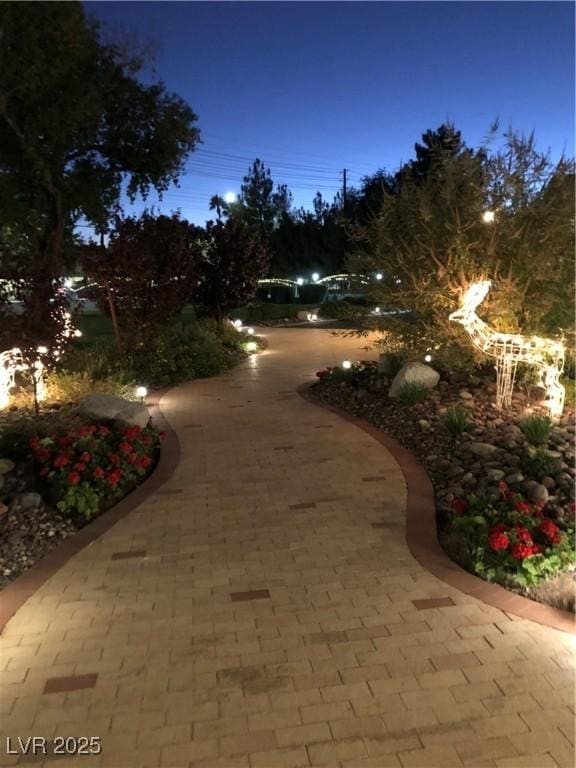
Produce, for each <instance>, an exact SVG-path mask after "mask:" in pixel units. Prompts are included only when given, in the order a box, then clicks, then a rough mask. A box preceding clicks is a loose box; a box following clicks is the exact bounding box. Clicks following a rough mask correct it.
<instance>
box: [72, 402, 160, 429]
mask: <svg viewBox="0 0 576 768" xmlns="http://www.w3.org/2000/svg"><path fill="white" fill-rule="evenodd" d="M78 413H79V414H80V415H81V416H83V417H84V418H86V419H90V420H94V421H100V420H106V421H116V422H118V423H119V424H122V425H125V426H128V427H132V426H138V427H141V428H142V429H144V427H145V426H146V425H147V424H148V421H149V420H150V412H149V411H148V408H147V406H146V405H145V404H144V403H134V402H132V401H131V400H124V399H123V398H121V397H117V396H116V395H105V394H98V393H95V394H92V395H87V396H86V397H85V398H84V399H83V400H82V401H81V402H80V404H79V405H78Z"/></svg>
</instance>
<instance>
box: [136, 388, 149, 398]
mask: <svg viewBox="0 0 576 768" xmlns="http://www.w3.org/2000/svg"><path fill="white" fill-rule="evenodd" d="M147 394H148V390H147V389H146V387H143V386H142V385H140V386H139V387H136V397H139V398H140V400H144V398H145V397H146V395H147Z"/></svg>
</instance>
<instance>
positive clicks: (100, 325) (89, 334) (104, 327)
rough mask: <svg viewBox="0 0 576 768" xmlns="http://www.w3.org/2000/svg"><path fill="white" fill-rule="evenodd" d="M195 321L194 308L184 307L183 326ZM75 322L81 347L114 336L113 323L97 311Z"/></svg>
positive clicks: (86, 314)
mask: <svg viewBox="0 0 576 768" xmlns="http://www.w3.org/2000/svg"><path fill="white" fill-rule="evenodd" d="M194 319H195V315H194V307H192V306H190V305H189V306H186V307H184V309H183V310H182V322H183V324H184V325H187V324H188V323H191V322H192V321H193V320H194ZM75 322H76V325H77V326H78V328H79V329H80V330H81V331H82V339H81V345H82V346H84V347H90V346H92V345H94V344H98V343H99V342H101V341H106V340H108V339H110V338H111V337H112V335H113V332H112V321H111V320H110V318H109V317H108V316H107V315H103V314H102V313H101V312H98V311H97V310H94V311H89V312H82V313H80V314H77V315H76V316H75Z"/></svg>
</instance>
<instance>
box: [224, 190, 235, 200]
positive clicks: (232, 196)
mask: <svg viewBox="0 0 576 768" xmlns="http://www.w3.org/2000/svg"><path fill="white" fill-rule="evenodd" d="M224 202H225V203H235V202H236V195H235V194H234V192H226V194H225V195H224Z"/></svg>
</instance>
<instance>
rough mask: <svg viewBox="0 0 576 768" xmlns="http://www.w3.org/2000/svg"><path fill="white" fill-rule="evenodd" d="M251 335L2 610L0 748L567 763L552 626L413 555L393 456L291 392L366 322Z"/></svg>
mask: <svg viewBox="0 0 576 768" xmlns="http://www.w3.org/2000/svg"><path fill="white" fill-rule="evenodd" d="M269 338H270V342H271V343H270V350H269V351H268V352H266V353H265V354H264V355H262V356H260V357H258V358H255V359H254V360H253V361H251V362H249V363H247V364H245V365H243V366H242V367H240V368H239V369H237V370H235V371H234V372H232V373H231V374H230V375H228V376H225V377H222V378H220V379H217V380H212V381H205V382H198V383H193V384H190V385H187V386H183V387H181V388H179V389H176V390H173V391H171V392H170V393H169V394H168V395H167V396H166V397H165V398H164V401H163V410H164V412H165V414H166V416H167V417H168V418H169V420H170V422H171V424H172V425H173V427H174V428H175V430H176V431H177V433H178V435H179V438H180V441H181V444H182V460H181V463H180V465H179V466H178V469H177V470H176V473H175V474H174V476H173V478H172V480H171V481H170V482H169V483H168V484H166V485H165V486H164V487H163V488H162V489H161V490H160V491H159V492H157V493H156V494H154V495H153V496H152V497H151V498H149V500H148V501H147V502H145V503H144V504H143V505H141V506H140V507H139V508H137V509H136V510H135V511H134V512H132V513H130V514H129V515H128V516H127V517H125V518H124V519H123V520H121V521H120V522H119V523H118V524H117V525H116V526H115V527H114V528H112V529H111V530H110V531H108V532H107V533H106V534H104V536H102V537H101V538H100V539H99V540H97V541H96V542H94V544H92V545H91V546H89V547H87V548H86V549H84V550H83V551H82V552H80V553H79V554H78V555H76V556H75V557H73V559H72V560H71V561H70V562H69V563H68V564H67V565H66V566H65V567H63V568H62V569H61V570H60V571H59V572H58V573H57V574H56V575H55V576H54V577H52V578H51V579H50V580H49V581H48V582H47V583H46V584H45V585H44V586H43V587H42V588H41V589H40V590H39V591H38V592H37V593H36V595H35V596H34V597H33V598H31V599H30V600H29V601H28V602H27V603H26V604H25V605H24V606H23V607H22V608H21V609H20V611H19V612H18V613H17V614H16V616H15V617H14V618H13V619H12V620H11V621H10V622H9V624H8V625H7V627H6V630H5V632H4V635H3V637H2V668H3V670H4V671H3V688H2V701H1V704H2V725H3V734H4V735H5V736H6V735H8V736H10V737H11V739H12V740H11V742H10V744H11V748H12V749H13V750H14V749H15V748H16V749H17V748H18V743H17V741H16V740H17V737H18V736H20V737H21V738H22V739H25V738H26V737H28V736H42V737H45V738H47V739H53V738H54V737H55V736H76V737H79V736H87V737H90V736H97V737H100V738H101V742H102V746H103V752H102V754H101V755H98V756H89V755H88V756H79V755H78V756H76V757H72V758H69V759H68V760H66V761H65V762H63V763H62V765H73V766H79V767H80V768H84V767H85V768H91V767H92V766H113V767H114V768H148V767H149V766H150V767H151V768H152V767H154V768H156V767H157V766H178V767H179V768H184V767H185V766H190V765H193V766H200V765H201V766H207V767H210V768H212V767H214V768H216V767H217V766H226V767H227V768H240V766H252V768H274V766H286V768H300V766H308V765H313V766H315V765H325V766H333V767H335V766H358V768H369V766H373V767H374V768H388V767H389V766H398V767H400V766H404V768H450V767H451V766H473V768H483V767H484V766H501V768H505V767H507V766H510V767H512V766H513V767H514V768H520V767H521V766H526V767H527V768H528V767H533V768H547V766H557V765H559V766H566V767H567V768H568V766H570V768H571V766H572V765H573V763H574V753H573V747H572V745H571V742H572V741H573V721H574V713H573V706H574V677H573V673H572V672H571V671H570V666H571V661H572V659H573V656H572V651H573V638H571V637H570V636H568V635H566V634H562V633H561V632H558V631H555V630H550V629H547V628H544V627H542V626H540V625H538V624H533V623H531V622H528V621H525V620H514V619H513V617H511V616H508V615H506V614H504V613H502V612H501V611H499V610H497V609H495V608H491V607H489V606H486V605H485V604H483V603H480V602H478V601H477V600H475V599H474V598H472V597H469V596H467V595H463V594H461V593H460V592H458V591H457V590H456V589H454V588H452V587H449V586H447V585H445V584H444V583H442V582H440V581H438V580H437V579H436V578H434V577H433V576H431V575H430V574H429V573H428V572H427V571H425V570H424V569H423V568H422V567H421V566H420V565H419V564H418V563H417V562H416V561H415V560H414V559H413V558H412V556H411V555H410V553H409V551H408V549H407V547H406V544H405V542H404V537H403V518H404V505H405V498H406V488H405V485H404V480H403V476H402V474H401V472H400V469H399V467H398V466H397V464H396V463H395V461H394V460H393V458H392V457H391V456H390V455H389V454H388V453H387V452H386V450H385V449H384V448H383V446H381V445H380V444H378V443H377V442H376V441H374V440H373V439H372V438H371V437H369V436H368V435H367V434H366V433H364V432H363V431H362V430H360V429H358V428H357V427H355V426H354V425H352V424H349V423H346V422H344V421H343V420H341V419H339V418H338V417H337V416H335V415H333V414H330V413H328V412H326V411H324V410H322V409H319V408H317V407H315V406H314V405H311V404H310V403H307V402H305V401H303V400H302V399H301V398H300V397H299V396H298V395H297V394H295V388H296V386H297V385H299V384H300V383H301V382H302V381H305V380H306V379H308V378H310V376H311V375H312V376H313V374H314V372H315V371H316V369H317V368H319V367H321V366H323V365H326V364H334V363H337V362H339V361H340V360H341V359H342V358H343V357H350V358H352V359H357V358H360V357H363V356H364V355H363V353H361V352H360V347H362V346H363V344H364V342H358V340H341V339H335V338H334V337H333V336H331V335H330V334H329V332H327V331H322V330H307V331H295V330H275V331H271V332H270V333H269ZM374 523H379V524H380V525H379V526H377V527H373V524H374ZM382 523H384V524H385V525H384V527H383V526H382V525H381V524H382ZM446 598H451V600H447V599H446ZM452 603H453V604H452ZM71 748H73V745H72V747H71ZM19 759H20V763H22V762H24V763H25V764H26V763H28V762H30V764H32V763H33V764H34V765H36V766H38V765H41V766H52V767H53V766H55V765H57V764H58V763H56V762H55V760H56V758H55V757H54V758H52V759H49V760H48V759H45V758H42V757H41V756H38V757H36V758H35V759H32V758H31V757H30V756H28V757H25V758H23V757H20V758H19ZM2 761H3V763H2V764H5V765H12V764H15V763H16V762H17V761H18V757H17V756H15V755H7V754H6V741H5V739H4V738H3V741H2Z"/></svg>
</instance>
